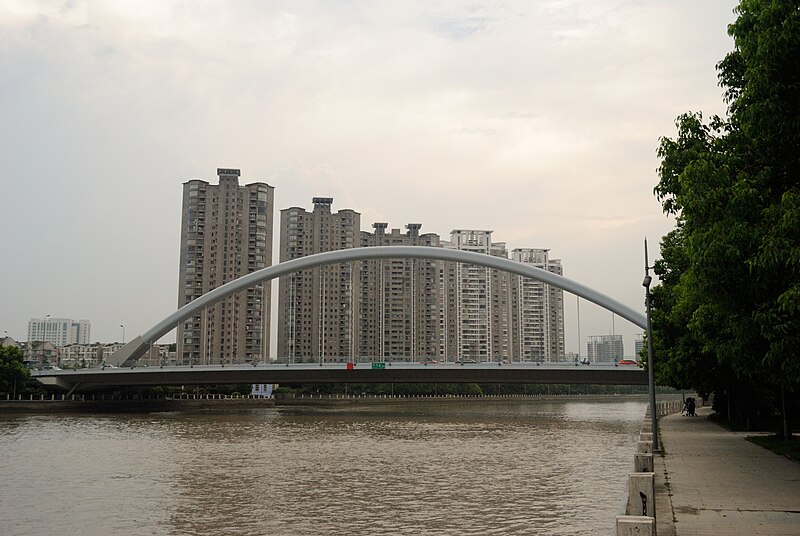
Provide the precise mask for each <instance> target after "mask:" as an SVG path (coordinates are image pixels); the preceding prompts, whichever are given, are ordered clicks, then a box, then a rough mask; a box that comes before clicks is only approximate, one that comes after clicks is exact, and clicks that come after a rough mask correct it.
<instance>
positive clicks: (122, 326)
mask: <svg viewBox="0 0 800 536" xmlns="http://www.w3.org/2000/svg"><path fill="white" fill-rule="evenodd" d="M119 327H121V328H122V344H125V324H120V325H119Z"/></svg>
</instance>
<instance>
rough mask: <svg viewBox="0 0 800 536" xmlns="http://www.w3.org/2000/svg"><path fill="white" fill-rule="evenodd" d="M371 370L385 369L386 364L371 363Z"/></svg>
mask: <svg viewBox="0 0 800 536" xmlns="http://www.w3.org/2000/svg"><path fill="white" fill-rule="evenodd" d="M372 368H374V369H385V368H386V363H373V364H372Z"/></svg>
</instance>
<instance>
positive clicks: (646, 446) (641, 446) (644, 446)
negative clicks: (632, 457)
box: [636, 441, 653, 454]
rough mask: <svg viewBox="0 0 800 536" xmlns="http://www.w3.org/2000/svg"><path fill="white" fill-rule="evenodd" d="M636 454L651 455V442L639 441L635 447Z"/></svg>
mask: <svg viewBox="0 0 800 536" xmlns="http://www.w3.org/2000/svg"><path fill="white" fill-rule="evenodd" d="M636 453H637V454H652V453H653V442H652V441H639V443H638V444H637V446H636Z"/></svg>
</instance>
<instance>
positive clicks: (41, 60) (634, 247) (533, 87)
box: [0, 0, 735, 355]
mask: <svg viewBox="0 0 800 536" xmlns="http://www.w3.org/2000/svg"><path fill="white" fill-rule="evenodd" d="M734 6H735V2H732V1H721V0H720V1H703V2H697V1H695V0H691V1H690V0H662V1H634V0H630V1H623V0H602V1H599V0H598V1H592V2H582V1H569V0H564V1H562V0H550V1H520V2H513V1H504V2H489V1H472V2H449V1H442V2H427V1H425V2H411V1H409V2H388V1H387V2H360V1H341V2H329V1H319V2H311V1H309V2H304V1H287V2H280V1H276V2H262V1H256V0H252V1H246V0H241V1H230V2H223V1H185V0H181V1H166V0H158V1H152V2H146V1H142V0H136V1H127V2H126V1H121V0H108V1H81V0H73V1H61V2H56V1H47V0H0V118H2V130H0V161H1V162H2V165H3V170H2V174H1V175H0V176H2V182H1V183H0V186H1V188H0V193H1V194H2V195H1V197H0V201H2V207H1V208H0V229H1V232H2V235H0V236H2V246H1V247H0V252H2V262H0V285H1V286H0V291H1V292H0V332H1V331H7V332H8V334H9V335H10V336H11V337H13V338H15V339H17V340H25V339H26V338H27V322H28V320H29V319H30V318H33V317H43V316H44V315H48V314H49V315H51V316H53V317H66V318H74V319H82V318H85V319H89V320H90V321H91V323H92V339H93V340H99V341H103V342H109V341H115V340H121V338H122V333H121V331H122V330H121V328H120V327H119V326H120V324H124V325H125V331H126V338H127V339H128V340H130V339H131V338H133V336H135V335H137V334H141V333H143V332H144V331H146V330H147V329H149V328H150V327H152V326H153V325H154V324H155V323H157V322H158V321H160V320H161V319H162V318H164V317H165V316H167V315H168V314H169V313H171V312H172V311H174V310H175V308H176V306H177V295H178V290H177V282H178V253H179V251H178V249H179V243H180V211H181V192H182V183H183V182H185V181H186V180H188V179H189V178H195V177H196V178H202V179H205V180H208V181H210V182H212V183H216V175H215V171H216V168H217V167H234V168H240V169H241V171H242V181H241V182H242V183H245V182H251V181H256V180H258V181H266V182H268V183H269V184H271V185H273V186H274V187H275V205H276V211H275V216H276V220H275V226H276V227H277V226H278V219H277V218H278V212H279V210H280V209H281V208H285V207H288V206H295V205H297V206H304V207H306V208H308V209H311V198H312V197H314V196H325V197H333V198H334V210H338V209H343V208H352V209H354V210H356V211H359V212H361V214H362V216H361V223H362V228H364V229H370V228H371V225H372V223H373V222H375V221H385V222H389V226H390V227H400V228H402V227H403V226H404V225H405V224H406V223H409V222H419V223H422V224H423V228H422V230H423V232H435V233H438V234H440V235H441V236H442V238H445V239H446V238H447V237H448V236H449V233H450V231H451V230H452V229H491V230H494V235H493V236H494V239H495V241H498V242H506V243H507V245H508V248H509V250H511V249H513V248H515V247H534V248H549V249H550V250H551V257H553V258H560V259H561V260H562V262H563V265H564V275H565V276H567V277H569V278H571V279H575V280H577V281H579V282H581V283H584V284H586V285H589V286H591V287H594V288H595V289H597V290H599V291H601V292H604V293H606V294H608V295H610V296H613V297H615V298H617V299H619V300H620V301H622V302H624V303H626V304H628V305H630V306H631V307H634V308H636V309H637V310H641V311H643V310H644V297H643V288H642V286H641V283H642V277H643V269H644V260H643V240H644V238H645V237H647V238H648V239H649V240H650V253H651V258H653V257H656V256H657V255H658V243H659V239H660V238H661V236H663V235H664V234H665V233H666V232H668V231H669V230H670V229H671V228H672V226H673V224H674V222H673V221H670V220H669V219H668V218H666V217H665V216H664V215H663V214H662V212H661V207H660V205H659V203H658V201H657V200H656V199H655V198H654V196H653V194H652V190H653V186H654V185H655V184H656V181H657V175H656V169H657V167H658V159H657V158H656V148H657V147H658V140H659V137H661V136H670V137H673V136H674V135H675V126H674V121H675V118H676V117H677V116H678V115H679V114H681V113H683V112H686V111H690V110H692V111H703V112H704V113H705V114H706V115H709V114H714V113H716V114H723V113H724V111H725V107H724V104H723V103H722V99H721V95H722V90H721V89H720V88H719V86H718V84H717V77H716V70H715V64H716V63H717V62H718V61H719V60H720V59H722V58H723V57H724V55H725V54H726V53H727V52H728V51H730V50H731V48H732V46H733V42H732V40H731V38H730V37H728V35H727V33H726V30H727V25H728V24H729V23H731V22H733V20H734V19H735V15H734V13H733V8H734ZM274 249H275V252H276V258H277V249H278V244H277V242H276V243H275V244H274ZM565 313H566V335H567V351H573V352H574V351H577V326H578V321H577V318H576V299H575V297H574V296H572V295H565ZM580 315H581V318H580V333H581V338H582V340H583V341H585V339H586V337H587V336H589V335H602V334H609V333H611V332H612V330H613V331H615V332H616V333H618V334H623V335H624V336H625V346H626V354H632V353H633V337H634V334H635V333H638V332H640V330H639V329H638V328H636V327H635V326H633V325H631V324H630V323H628V322H627V321H624V320H622V319H620V318H617V319H616V321H612V315H611V314H610V313H608V312H606V311H603V310H600V309H599V308H598V307H596V306H593V305H591V304H589V303H587V302H585V301H583V300H581V307H580ZM172 341H174V334H170V335H169V336H167V337H165V338H164V339H163V340H162V342H172ZM274 352H275V345H274V344H273V353H274ZM585 352H586V349H585V342H584V345H582V348H581V353H582V354H584V355H585Z"/></svg>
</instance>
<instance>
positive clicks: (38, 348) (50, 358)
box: [25, 341, 58, 367]
mask: <svg viewBox="0 0 800 536" xmlns="http://www.w3.org/2000/svg"><path fill="white" fill-rule="evenodd" d="M25 361H29V362H30V363H32V364H34V365H36V366H39V367H47V366H53V365H57V364H58V348H57V347H56V346H55V345H54V344H53V343H51V342H48V341H34V342H28V343H27V344H26V345H25Z"/></svg>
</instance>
